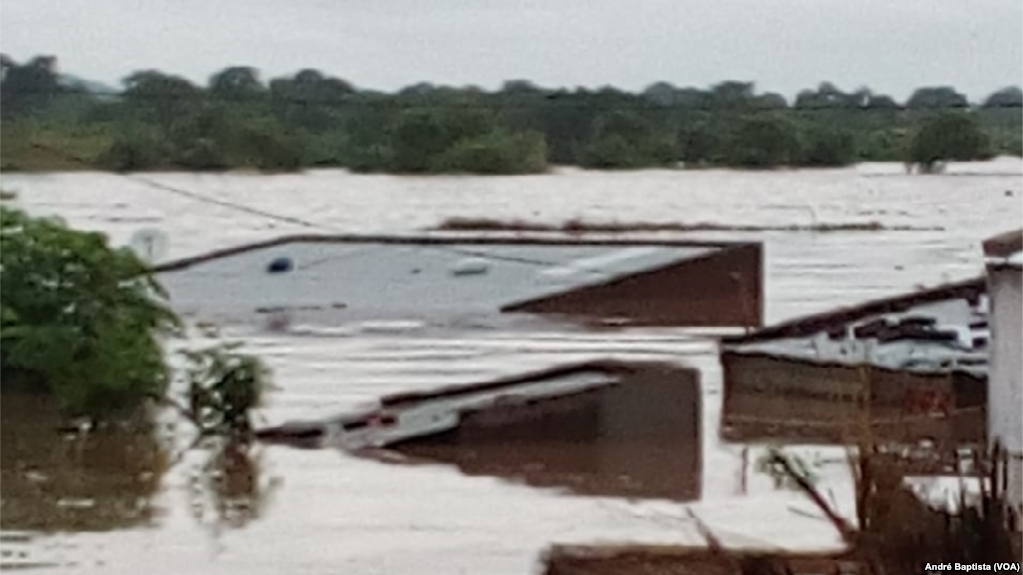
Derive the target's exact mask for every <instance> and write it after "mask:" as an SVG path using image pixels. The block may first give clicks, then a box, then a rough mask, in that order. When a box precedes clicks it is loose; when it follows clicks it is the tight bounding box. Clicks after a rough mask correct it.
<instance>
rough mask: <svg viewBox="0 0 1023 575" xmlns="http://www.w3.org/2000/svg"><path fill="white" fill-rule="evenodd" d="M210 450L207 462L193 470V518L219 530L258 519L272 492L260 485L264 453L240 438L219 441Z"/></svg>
mask: <svg viewBox="0 0 1023 575" xmlns="http://www.w3.org/2000/svg"><path fill="white" fill-rule="evenodd" d="M207 447H208V452H207V453H208V454H209V457H208V459H206V461H204V462H203V463H201V464H200V465H198V466H196V468H194V470H193V473H192V475H191V481H190V482H189V496H190V499H191V504H192V506H191V509H192V515H193V517H195V518H196V519H197V520H198V521H200V522H208V523H210V524H212V525H213V526H214V527H215V529H216V530H219V529H220V528H229V529H237V528H241V527H244V526H245V525H247V524H249V523H250V522H251V521H253V520H255V519H258V518H259V517H260V516H261V515H262V513H263V511H264V509H265V508H266V503H267V500H268V496H269V494H270V492H271V491H272V487H265V486H264V485H263V484H262V483H261V481H260V475H261V474H260V465H261V460H262V454H261V452H260V451H259V450H258V449H257V448H255V447H254V446H253V445H252V444H251V443H250V442H248V441H246V440H243V439H239V438H230V439H216V440H213V441H211V442H210V445H208V446H207Z"/></svg>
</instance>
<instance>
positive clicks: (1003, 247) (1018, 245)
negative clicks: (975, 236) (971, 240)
mask: <svg viewBox="0 0 1023 575" xmlns="http://www.w3.org/2000/svg"><path fill="white" fill-rule="evenodd" d="M1019 251H1023V229H1020V230H1016V231H1014V232H1005V233H1004V234H998V235H997V236H995V237H993V238H990V239H988V240H986V241H985V242H984V255H985V256H986V257H989V258H1008V257H1009V256H1011V255H1012V254H1014V253H1016V252H1019Z"/></svg>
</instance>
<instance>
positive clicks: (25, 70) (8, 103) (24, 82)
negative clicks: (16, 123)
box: [0, 55, 62, 119]
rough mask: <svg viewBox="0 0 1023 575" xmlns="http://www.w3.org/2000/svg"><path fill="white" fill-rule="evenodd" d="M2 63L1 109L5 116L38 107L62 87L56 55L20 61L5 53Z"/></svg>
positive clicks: (13, 115)
mask: <svg viewBox="0 0 1023 575" xmlns="http://www.w3.org/2000/svg"><path fill="white" fill-rule="evenodd" d="M2 65H3V79H2V80H0V113H2V116H3V118H5V119H9V118H15V117H18V116H21V115H23V114H27V113H31V112H35V111H39V110H41V109H43V108H45V107H47V106H48V105H49V104H50V103H51V102H52V101H53V99H54V98H55V97H56V96H57V95H58V94H60V93H61V91H62V89H61V85H60V82H59V80H58V76H57V59H56V58H54V57H53V56H36V57H35V58H33V59H32V60H29V61H28V62H27V63H26V64H24V65H18V64H17V63H16V62H15V61H14V60H13V59H11V58H10V57H9V56H7V55H4V57H3V62H2Z"/></svg>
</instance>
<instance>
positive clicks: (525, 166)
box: [431, 131, 547, 174]
mask: <svg viewBox="0 0 1023 575" xmlns="http://www.w3.org/2000/svg"><path fill="white" fill-rule="evenodd" d="M431 168H432V171H434V172H461V173H471V174H528V173H539V172H543V171H544V170H545V169H546V168H547V147H546V145H545V143H544V140H543V136H542V135H541V134H538V133H535V132H534V133H527V132H520V133H518V134H508V133H505V132H502V131H493V132H490V133H487V134H483V135H480V136H473V137H468V138H463V139H461V140H459V141H457V142H456V143H455V144H454V145H453V146H452V147H450V148H449V149H447V150H446V151H445V152H444V153H443V154H441V155H440V156H438V157H437V158H436V159H435V160H434V163H433V165H432V166H431Z"/></svg>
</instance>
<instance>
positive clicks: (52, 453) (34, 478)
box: [0, 392, 167, 531]
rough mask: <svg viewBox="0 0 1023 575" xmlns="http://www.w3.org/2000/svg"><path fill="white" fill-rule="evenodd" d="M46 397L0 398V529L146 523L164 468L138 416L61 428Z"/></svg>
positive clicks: (160, 453)
mask: <svg viewBox="0 0 1023 575" xmlns="http://www.w3.org/2000/svg"><path fill="white" fill-rule="evenodd" d="M63 423H65V422H63V421H62V419H61V417H60V416H59V414H58V412H57V408H56V404H55V402H54V401H53V400H52V399H51V398H48V397H44V396H39V395H32V394H21V393H10V392H5V393H3V395H2V398H0V476H2V481H3V492H2V494H0V510H2V513H0V528H2V529H5V530H9V529H14V530H34V531H105V530H111V529H123V528H128V527H133V526H137V525H140V524H145V523H147V522H149V521H150V520H151V519H152V518H153V516H154V507H153V504H152V499H153V496H154V495H155V493H156V492H157V489H158V487H159V485H160V479H161V476H162V475H163V473H164V472H165V470H166V467H167V458H166V453H165V451H164V450H163V449H162V448H161V446H160V444H159V442H158V441H157V439H156V437H155V435H154V433H153V426H152V425H151V424H150V423H149V422H148V421H147V420H146V419H145V418H143V417H138V418H134V419H132V420H129V421H125V422H122V423H121V424H118V425H116V426H110V427H103V428H99V429H96V430H93V431H91V432H89V433H87V434H79V433H68V432H62V431H61V426H62V424H63Z"/></svg>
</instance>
